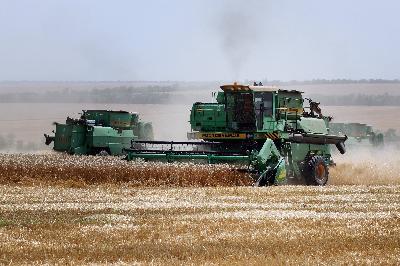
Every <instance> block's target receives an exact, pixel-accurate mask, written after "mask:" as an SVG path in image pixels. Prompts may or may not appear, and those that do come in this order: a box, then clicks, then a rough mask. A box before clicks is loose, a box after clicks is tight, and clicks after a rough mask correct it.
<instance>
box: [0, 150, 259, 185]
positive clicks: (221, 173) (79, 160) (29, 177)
mask: <svg viewBox="0 0 400 266" xmlns="http://www.w3.org/2000/svg"><path fill="white" fill-rule="evenodd" d="M0 183H2V184H9V183H19V184H39V183H41V184H61V185H66V186H78V187H80V186H84V185H86V184H100V183H114V184H118V183H129V185H131V186H185V187H186V186H194V187H198V186H202V187H203V186H243V185H251V183H252V179H251V177H250V176H249V175H248V174H246V173H242V172H238V171H235V168H234V167H233V166H229V165H226V164H219V165H202V164H195V163H191V162H186V163H170V164H169V163H158V162H144V161H134V162H127V161H125V160H122V159H121V158H118V157H102V156H69V155H64V154H42V155H37V154H0Z"/></svg>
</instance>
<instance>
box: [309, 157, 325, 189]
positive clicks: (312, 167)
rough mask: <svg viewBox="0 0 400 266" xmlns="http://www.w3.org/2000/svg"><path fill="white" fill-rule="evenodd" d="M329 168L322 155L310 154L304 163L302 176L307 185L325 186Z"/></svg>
mask: <svg viewBox="0 0 400 266" xmlns="http://www.w3.org/2000/svg"><path fill="white" fill-rule="evenodd" d="M328 176H329V170H328V166H327V165H326V163H325V160H324V157H322V156H318V155H317V156H312V157H311V158H310V159H309V160H308V162H307V163H306V166H305V169H304V178H305V181H306V184H307V185H309V186H325V185H326V183H327V182H328Z"/></svg>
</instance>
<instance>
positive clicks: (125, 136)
mask: <svg viewBox="0 0 400 266" xmlns="http://www.w3.org/2000/svg"><path fill="white" fill-rule="evenodd" d="M55 125H56V131H55V132H54V131H53V133H54V134H55V135H54V136H49V135H47V134H44V136H45V139H46V140H45V143H46V144H47V145H50V143H52V142H53V141H54V148H53V149H54V150H56V151H60V152H67V153H69V154H77V155H82V154H86V155H121V154H123V149H124V148H128V147H130V146H131V141H132V140H136V139H139V140H152V139H153V127H152V124H151V123H145V122H141V121H139V116H138V114H136V113H129V112H126V111H107V110H83V113H82V115H81V117H80V118H79V119H73V118H70V117H68V118H67V120H66V122H65V124H60V123H55Z"/></svg>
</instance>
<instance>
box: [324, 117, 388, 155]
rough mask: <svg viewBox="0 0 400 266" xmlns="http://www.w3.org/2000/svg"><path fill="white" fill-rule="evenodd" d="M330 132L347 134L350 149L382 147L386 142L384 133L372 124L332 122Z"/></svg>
mask: <svg viewBox="0 0 400 266" xmlns="http://www.w3.org/2000/svg"><path fill="white" fill-rule="evenodd" d="M329 129H330V133H333V134H345V135H346V136H347V137H348V140H347V142H346V146H347V147H348V148H349V149H352V148H359V147H366V148H368V147H372V148H376V147H381V146H383V144H384V137H383V134H382V133H379V132H376V131H374V130H373V128H372V126H370V125H367V124H362V123H330V124H329Z"/></svg>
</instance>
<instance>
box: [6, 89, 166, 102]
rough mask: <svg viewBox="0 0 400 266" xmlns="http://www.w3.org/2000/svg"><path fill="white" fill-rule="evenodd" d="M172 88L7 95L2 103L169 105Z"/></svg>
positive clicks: (66, 90) (68, 90)
mask: <svg viewBox="0 0 400 266" xmlns="http://www.w3.org/2000/svg"><path fill="white" fill-rule="evenodd" d="M171 91H173V88H172V87H158V86H148V87H143V88H133V87H117V88H107V89H91V90H71V89H68V88H67V89H63V90H60V91H48V92H45V93H39V92H38V93H35V92H29V93H26V92H24V93H5V94H1V97H0V102H3V103H12V102H28V103H38V102H46V103H47V102H50V103H122V104H128V103H142V104H147V103H167V102H169V101H170V100H171Z"/></svg>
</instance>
